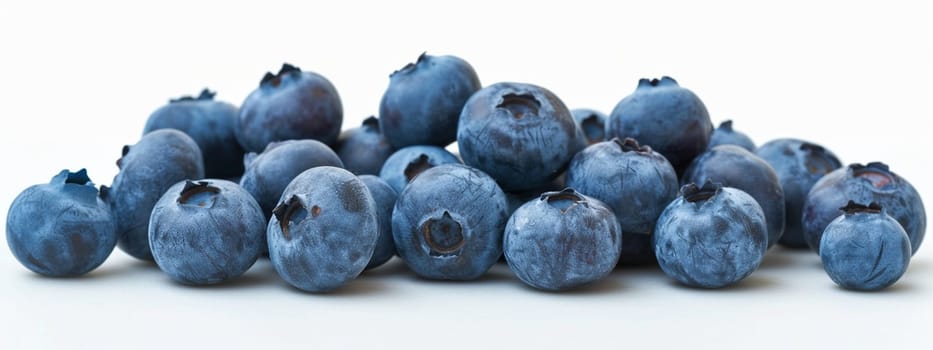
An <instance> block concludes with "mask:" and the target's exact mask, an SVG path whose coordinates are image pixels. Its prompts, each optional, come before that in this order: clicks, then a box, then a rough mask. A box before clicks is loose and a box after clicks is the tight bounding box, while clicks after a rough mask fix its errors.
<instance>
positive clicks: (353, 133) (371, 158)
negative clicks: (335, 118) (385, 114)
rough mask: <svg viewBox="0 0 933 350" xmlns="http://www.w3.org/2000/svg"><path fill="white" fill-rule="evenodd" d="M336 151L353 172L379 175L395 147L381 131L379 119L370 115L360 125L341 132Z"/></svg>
mask: <svg viewBox="0 0 933 350" xmlns="http://www.w3.org/2000/svg"><path fill="white" fill-rule="evenodd" d="M334 152H336V153H337V156H339V157H340V160H341V161H342V162H343V165H344V167H345V169H347V170H349V171H350V172H351V173H354V174H356V175H379V170H381V169H382V164H384V163H385V161H386V159H388V158H389V156H391V155H392V153H393V152H395V149H394V148H392V146H391V145H389V142H388V141H386V139H385V137H384V136H382V133H381V132H380V131H379V119H376V117H372V116H370V117H369V118H366V119H365V120H363V124H362V125H360V126H359V127H357V128H353V129H350V130H347V131H344V132H343V133H341V134H340V137H338V138H337V144H336V145H334Z"/></svg>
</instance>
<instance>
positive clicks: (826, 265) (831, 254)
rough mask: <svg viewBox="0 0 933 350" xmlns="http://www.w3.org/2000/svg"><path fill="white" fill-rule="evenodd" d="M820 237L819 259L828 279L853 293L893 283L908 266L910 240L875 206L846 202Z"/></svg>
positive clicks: (899, 226)
mask: <svg viewBox="0 0 933 350" xmlns="http://www.w3.org/2000/svg"><path fill="white" fill-rule="evenodd" d="M840 210H842V212H843V214H842V215H840V216H839V217H837V218H835V219H833V221H832V222H830V223H829V225H827V226H826V230H825V231H823V236H822V238H820V259H821V260H822V262H823V269H825V270H826V273H827V274H829V278H831V279H832V280H833V282H836V284H838V285H839V286H841V287H843V288H847V289H855V290H878V289H882V288H886V287H888V286H890V285H892V284H894V282H897V280H898V279H900V278H901V276H903V275H904V272H906V271H907V265H908V264H909V263H910V255H911V252H910V249H911V248H910V239H909V238H908V237H907V232H905V231H904V228H903V227H902V226H901V224H900V223H898V222H897V220H894V219H893V218H891V217H890V216H888V215H887V214H885V213H884V209H883V208H882V207H881V206H879V205H878V204H877V203H871V204H869V205H867V206H866V205H861V204H856V203H855V202H853V201H849V204H847V205H846V206H845V207H842V208H840Z"/></svg>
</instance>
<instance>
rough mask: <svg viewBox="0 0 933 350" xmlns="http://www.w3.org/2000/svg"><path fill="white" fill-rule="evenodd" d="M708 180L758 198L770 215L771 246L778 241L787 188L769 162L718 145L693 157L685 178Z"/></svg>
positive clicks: (738, 148)
mask: <svg viewBox="0 0 933 350" xmlns="http://www.w3.org/2000/svg"><path fill="white" fill-rule="evenodd" d="M707 180H712V181H713V182H718V183H722V185H723V186H727V187H734V188H737V189H739V190H742V191H743V192H745V193H747V194H749V195H751V196H752V198H755V200H756V201H758V205H760V206H761V209H762V210H763V211H764V213H765V217H766V218H767V219H768V220H767V225H768V247H771V246H773V245H774V244H775V243H777V241H778V240H779V239H780V238H781V235H782V234H783V233H784V223H785V219H784V218H785V215H786V214H785V213H784V190H783V189H782V188H781V181H780V179H778V175H777V173H776V172H775V171H774V168H772V167H771V165H769V164H768V162H765V161H764V160H763V159H761V158H760V157H758V156H756V155H755V154H754V153H751V152H749V151H747V150H745V149H744V148H742V147H739V146H736V145H719V146H716V147H713V148H712V149H710V150H709V151H706V153H703V154H702V155H700V156H699V157H697V158H696V159H694V160H693V164H691V165H690V168H688V169H687V171H686V173H685V174H684V177H683V179H682V182H683V183H685V184H686V183H704V182H706V181H707Z"/></svg>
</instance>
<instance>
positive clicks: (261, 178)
mask: <svg viewBox="0 0 933 350" xmlns="http://www.w3.org/2000/svg"><path fill="white" fill-rule="evenodd" d="M245 163H247V164H246V173H244V174H243V177H242V178H241V179H240V186H243V189H245V190H246V192H249V193H250V194H251V195H253V198H255V199H256V201H257V202H259V207H260V208H262V212H263V213H264V214H265V215H266V218H270V217H271V216H272V209H274V208H275V206H276V203H278V200H279V197H281V196H282V191H284V190H285V187H286V186H288V183H289V182H291V181H292V179H294V178H295V176H298V174H301V172H303V171H305V170H308V169H311V168H313V167H317V166H334V167H343V162H341V161H340V157H338V156H337V154H336V153H334V151H332V150H331V149H330V147H327V145H325V144H323V143H321V142H319V141H315V140H288V141H280V142H273V143H270V144H269V146H267V147H266V150H265V151H263V152H262V153H260V154H258V155H257V154H254V153H251V154H248V155H247V156H246V160H245Z"/></svg>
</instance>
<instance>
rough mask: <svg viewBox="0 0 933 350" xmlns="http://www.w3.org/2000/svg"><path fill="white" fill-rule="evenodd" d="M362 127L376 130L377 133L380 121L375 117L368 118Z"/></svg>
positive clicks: (364, 120)
mask: <svg viewBox="0 0 933 350" xmlns="http://www.w3.org/2000/svg"><path fill="white" fill-rule="evenodd" d="M361 125H362V126H363V128H364V129H368V130H374V131H376V132H379V119H378V118H376V116H374V115H371V116H369V117H366V119H363V124H361Z"/></svg>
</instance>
